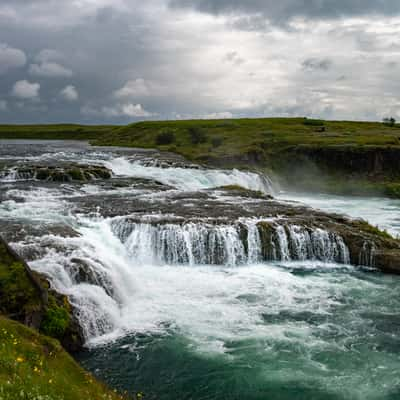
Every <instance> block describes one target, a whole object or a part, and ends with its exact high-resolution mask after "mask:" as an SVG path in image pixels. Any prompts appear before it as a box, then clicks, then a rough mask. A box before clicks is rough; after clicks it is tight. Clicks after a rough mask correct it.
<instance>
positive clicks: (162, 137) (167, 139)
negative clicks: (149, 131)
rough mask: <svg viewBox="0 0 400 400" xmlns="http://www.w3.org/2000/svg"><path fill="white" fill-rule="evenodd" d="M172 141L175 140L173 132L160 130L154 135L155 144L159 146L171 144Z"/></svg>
mask: <svg viewBox="0 0 400 400" xmlns="http://www.w3.org/2000/svg"><path fill="white" fill-rule="evenodd" d="M174 142H175V135H174V132H171V131H164V132H161V133H159V134H158V135H157V137H156V144H157V145H159V146H163V145H167V144H172V143H174Z"/></svg>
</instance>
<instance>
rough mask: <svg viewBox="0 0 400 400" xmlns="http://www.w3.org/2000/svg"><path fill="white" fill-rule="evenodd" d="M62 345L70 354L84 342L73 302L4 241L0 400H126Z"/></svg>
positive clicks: (0, 261) (1, 258) (1, 252)
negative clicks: (71, 303) (83, 366)
mask: <svg viewBox="0 0 400 400" xmlns="http://www.w3.org/2000/svg"><path fill="white" fill-rule="evenodd" d="M11 319H13V320H11ZM60 341H61V343H62V344H63V346H64V347H65V348H67V349H68V350H69V351H75V350H78V349H80V348H81V346H82V343H83V338H82V337H81V335H80V330H79V326H78V325H77V323H76V322H75V321H74V318H73V316H72V310H71V306H70V304H69V302H68V299H67V298H66V297H65V296H61V295H59V294H57V293H55V292H53V291H51V290H50V289H49V285H48V283H47V281H46V279H45V278H44V277H42V276H40V275H38V274H37V273H35V272H33V271H32V270H30V269H29V266H28V265H27V264H26V263H25V262H24V261H23V260H22V259H20V258H19V257H18V256H17V255H16V254H15V253H14V252H13V250H12V249H10V248H9V247H8V246H7V244H6V243H5V242H4V241H3V240H2V239H0V399H1V400H15V399H25V400H39V399H40V400H76V399H88V400H92V399H93V400H94V399H96V400H98V399H108V400H122V399H123V397H121V396H119V395H118V394H116V393H115V392H113V391H111V390H109V389H108V388H107V387H105V386H104V385H103V384H101V383H99V382H98V381H96V379H95V378H94V377H93V376H91V375H90V374H89V373H87V372H86V371H84V370H83V369H82V368H81V367H80V366H79V365H78V364H77V363H76V362H75V361H74V359H73V358H72V357H71V356H70V355H69V354H68V353H67V352H66V351H65V349H64V347H63V346H62V345H61V344H60ZM124 398H125V397H124ZM126 398H128V397H126ZM130 398H136V397H134V396H132V397H130Z"/></svg>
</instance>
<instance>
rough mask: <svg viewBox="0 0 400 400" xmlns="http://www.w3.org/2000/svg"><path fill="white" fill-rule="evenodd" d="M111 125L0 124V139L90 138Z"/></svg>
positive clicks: (102, 132)
mask: <svg viewBox="0 0 400 400" xmlns="http://www.w3.org/2000/svg"><path fill="white" fill-rule="evenodd" d="M113 128H114V127H113V126H107V125H99V126H89V125H87V126H85V125H75V124H59V125H0V139H49V140H50V139H60V140H61V139H64V140H91V139H93V140H94V139H96V138H97V137H98V136H99V135H102V134H105V133H107V132H109V131H110V130H112V129H113Z"/></svg>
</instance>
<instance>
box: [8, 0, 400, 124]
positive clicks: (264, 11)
mask: <svg viewBox="0 0 400 400" xmlns="http://www.w3.org/2000/svg"><path fill="white" fill-rule="evenodd" d="M399 56H400V1H399V0H279V1H276V0H246V1H243V0H147V1H143V0H140V1H137V0H1V2H0V123H4V122H13V123H28V122H29V123H38V122H83V123H112V124H122V123H127V122H131V121H136V120H144V119H179V118H206V117H209V118H230V117H244V116H250V117H251V116H308V117H321V118H327V119H358V120H381V119H382V118H383V117H386V116H394V117H397V118H400V101H399V99H400V79H399V77H400V58H399Z"/></svg>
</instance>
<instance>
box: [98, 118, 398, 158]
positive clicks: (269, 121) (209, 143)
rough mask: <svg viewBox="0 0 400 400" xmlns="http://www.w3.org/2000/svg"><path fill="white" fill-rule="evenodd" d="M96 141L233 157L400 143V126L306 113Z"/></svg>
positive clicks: (178, 125)
mask: <svg viewBox="0 0 400 400" xmlns="http://www.w3.org/2000/svg"><path fill="white" fill-rule="evenodd" d="M166 132H169V133H170V134H172V137H173V138H172V140H170V143H166V144H163V143H160V140H159V139H160V137H161V136H160V135H162V134H165V133H166ZM196 137H199V140H197V141H196ZM193 138H195V140H193ZM95 143H97V144H102V145H124V146H137V147H156V148H160V149H163V150H165V149H171V150H172V149H173V150H175V151H178V152H179V153H181V154H183V155H185V156H186V157H188V158H190V159H197V160H199V159H208V158H210V157H214V158H218V157H221V158H223V159H227V157H235V156H238V155H242V154H244V153H246V152H251V151H260V152H262V153H264V155H271V154H272V155H273V154H276V153H277V152H280V151H282V150H285V149H288V148H291V147H293V146H299V145H301V146H338V145H340V146H400V127H397V126H396V127H389V126H386V125H384V124H382V123H379V122H346V121H345V122H341V121H319V120H310V119H304V118H263V119H236V120H192V121H159V122H140V123H136V124H131V125H128V126H123V127H119V128H115V129H113V130H112V132H110V133H109V134H108V135H104V136H101V137H99V138H98V139H97V140H95Z"/></svg>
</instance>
